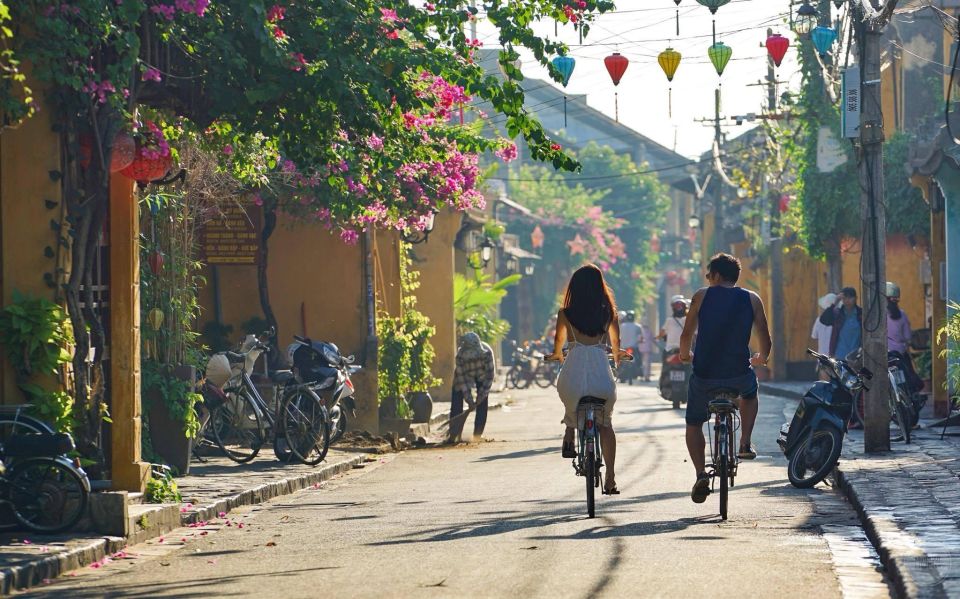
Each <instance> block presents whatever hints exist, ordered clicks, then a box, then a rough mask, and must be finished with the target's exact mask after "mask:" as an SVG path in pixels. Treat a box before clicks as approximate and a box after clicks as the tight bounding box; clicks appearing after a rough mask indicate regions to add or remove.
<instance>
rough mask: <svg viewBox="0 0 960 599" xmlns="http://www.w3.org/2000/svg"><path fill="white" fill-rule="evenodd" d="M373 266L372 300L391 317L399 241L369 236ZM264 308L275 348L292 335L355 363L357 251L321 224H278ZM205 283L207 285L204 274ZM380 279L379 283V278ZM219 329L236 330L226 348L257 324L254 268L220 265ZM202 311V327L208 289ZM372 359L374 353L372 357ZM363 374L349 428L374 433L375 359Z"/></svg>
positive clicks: (209, 310) (360, 298) (359, 314)
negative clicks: (252, 321) (269, 313)
mask: <svg viewBox="0 0 960 599" xmlns="http://www.w3.org/2000/svg"><path fill="white" fill-rule="evenodd" d="M374 239H375V246H376V256H377V257H378V259H379V269H378V270H375V272H376V273H377V277H376V278H377V285H376V289H377V295H378V298H379V299H380V304H381V306H386V307H388V308H389V310H390V311H391V313H396V311H397V310H398V309H399V305H400V285H399V278H398V268H399V262H398V254H397V236H396V234H395V233H389V232H387V233H385V232H380V233H376V234H374ZM269 244H270V245H269V270H268V280H269V286H270V302H271V305H272V307H273V311H274V314H275V315H276V317H277V324H278V328H279V330H278V331H277V333H278V339H279V343H280V349H281V350H284V349H285V348H286V347H287V345H289V344H290V343H292V342H293V337H292V336H293V335H303V334H306V336H308V337H311V338H313V339H318V340H324V341H330V342H333V343H336V344H337V346H338V347H339V348H340V351H341V352H342V353H343V354H344V355H349V354H354V355H355V356H356V357H357V359H358V363H359V360H360V359H361V358H362V357H363V354H364V349H365V344H366V342H367V312H366V301H365V295H366V285H365V282H364V276H363V262H364V259H363V252H362V246H361V245H360V244H357V245H346V244H344V243H343V242H342V241H340V238H339V236H337V235H335V234H331V233H330V232H328V231H326V230H325V229H324V228H323V227H321V226H319V225H305V224H299V223H295V222H293V221H292V220H291V219H289V218H284V217H281V218H280V219H279V223H278V225H277V229H276V230H275V231H274V233H273V235H272V236H271V237H270V241H269ZM206 274H207V279H208V281H212V277H211V276H210V272H209V268H208V269H207V273H206ZM381 274H382V278H381ZM219 279H220V296H221V310H222V322H223V323H224V324H229V325H232V326H233V327H234V332H233V335H232V338H231V341H233V342H237V341H239V340H240V338H241V337H242V330H241V328H240V324H241V323H242V322H243V321H245V320H247V319H249V318H251V317H258V318H262V317H263V314H262V311H261V309H260V301H259V296H258V293H257V271H256V267H253V266H220V267H219ZM200 301H201V305H202V306H203V308H204V312H203V320H204V322H203V323H201V326H202V325H203V324H205V323H206V322H209V321H211V320H213V315H214V309H213V289H212V285H211V284H208V285H207V287H206V288H205V289H204V290H203V292H202V293H201V298H200ZM371 353H372V352H371ZM362 365H363V366H364V369H363V370H362V371H360V372H359V373H358V374H357V375H356V376H355V377H354V378H353V382H354V383H355V385H356V387H357V394H356V399H357V421H355V422H351V427H354V428H363V429H366V430H369V431H376V430H377V428H378V418H377V399H376V394H377V387H376V356H375V355H368V356H366V362H364V363H363V364H362Z"/></svg>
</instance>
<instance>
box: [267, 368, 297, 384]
mask: <svg viewBox="0 0 960 599" xmlns="http://www.w3.org/2000/svg"><path fill="white" fill-rule="evenodd" d="M270 380H271V381H272V382H274V383H276V384H278V385H284V384H286V383H287V382H289V381H292V380H293V371H292V370H274V371H273V372H271V373H270Z"/></svg>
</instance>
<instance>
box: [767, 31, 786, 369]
mask: <svg viewBox="0 0 960 599" xmlns="http://www.w3.org/2000/svg"><path fill="white" fill-rule="evenodd" d="M771 35H773V29H767V37H768V38H769V37H770V36H771ZM767 110H768V111H769V114H770V115H771V116H772V115H776V112H777V73H776V65H775V64H774V62H773V57H771V56H768V57H767ZM767 176H768V173H764V174H763V180H764V187H766V181H767ZM779 183H782V181H779V177H778V184H779ZM779 192H780V189H779V185H778V186H777V188H776V189H774V190H773V191H772V192H768V195H767V198H768V200H769V202H770V303H771V304H772V305H771V306H770V308H771V311H772V316H773V323H772V324H773V330H774V331H775V333H774V335H773V348H772V349H773V356H774V360H773V378H774V380H778V381H782V380H784V379H786V378H787V339H786V337H785V336H784V332H785V331H786V330H787V328H786V325H785V324H784V318H783V311H784V298H783V238H782V237H781V235H780V201H779V198H778V197H777V195H778V194H779Z"/></svg>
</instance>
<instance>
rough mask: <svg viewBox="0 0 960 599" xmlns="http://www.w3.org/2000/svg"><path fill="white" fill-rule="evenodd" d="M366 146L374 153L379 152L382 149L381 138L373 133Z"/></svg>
mask: <svg viewBox="0 0 960 599" xmlns="http://www.w3.org/2000/svg"><path fill="white" fill-rule="evenodd" d="M367 146H368V147H369V148H370V149H371V150H373V151H374V152H379V151H380V150H382V149H383V138H382V137H378V136H377V134H376V133H373V134H371V135H370V137H368V138H367Z"/></svg>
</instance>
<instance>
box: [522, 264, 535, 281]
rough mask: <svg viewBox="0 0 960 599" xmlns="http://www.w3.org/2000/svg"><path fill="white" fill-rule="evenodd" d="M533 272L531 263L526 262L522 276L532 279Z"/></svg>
mask: <svg viewBox="0 0 960 599" xmlns="http://www.w3.org/2000/svg"><path fill="white" fill-rule="evenodd" d="M533 271H534V264H533V262H527V264H526V265H525V266H524V267H523V274H525V275H526V276H528V277H532V276H533Z"/></svg>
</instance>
